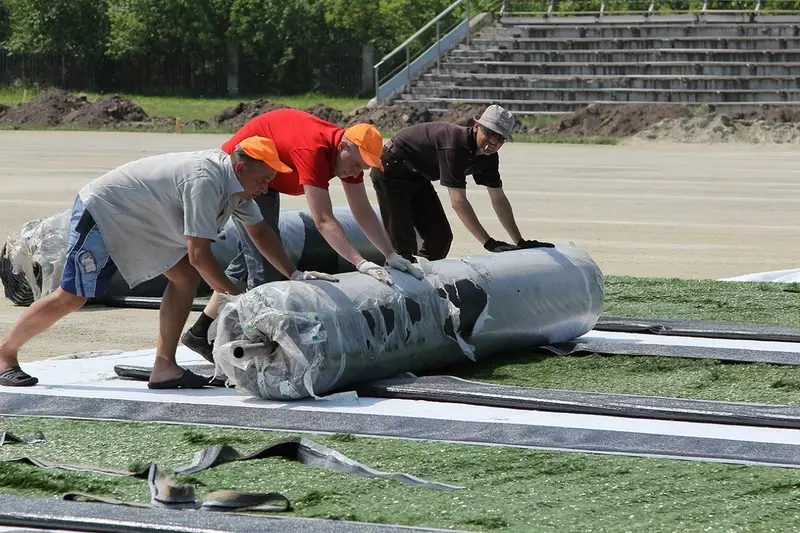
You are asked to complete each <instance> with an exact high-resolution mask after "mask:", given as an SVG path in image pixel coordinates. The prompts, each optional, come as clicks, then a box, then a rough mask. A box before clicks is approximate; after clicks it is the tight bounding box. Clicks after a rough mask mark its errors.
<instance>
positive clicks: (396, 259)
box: [386, 252, 425, 279]
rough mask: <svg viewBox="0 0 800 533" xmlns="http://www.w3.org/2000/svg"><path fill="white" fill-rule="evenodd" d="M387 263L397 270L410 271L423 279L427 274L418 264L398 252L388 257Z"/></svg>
mask: <svg viewBox="0 0 800 533" xmlns="http://www.w3.org/2000/svg"><path fill="white" fill-rule="evenodd" d="M386 263H387V264H388V265H389V266H390V267H392V268H396V269H397V270H402V271H403V272H408V273H409V274H411V275H412V276H414V277H415V278H417V279H423V278H424V277H425V274H424V273H423V272H422V270H421V269H420V268H419V267H418V266H417V265H415V264H414V263H412V262H411V261H409V260H408V259H406V258H405V257H403V256H402V255H400V254H398V253H397V252H395V253H393V254H392V255H390V256H389V257H387V258H386Z"/></svg>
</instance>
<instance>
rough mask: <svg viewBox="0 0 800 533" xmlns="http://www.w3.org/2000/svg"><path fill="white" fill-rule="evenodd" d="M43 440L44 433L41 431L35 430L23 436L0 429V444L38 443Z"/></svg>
mask: <svg viewBox="0 0 800 533" xmlns="http://www.w3.org/2000/svg"><path fill="white" fill-rule="evenodd" d="M45 440H46V439H45V438H44V433H42V432H41V431H36V432H34V433H31V434H30V435H25V436H23V437H18V436H16V435H14V434H13V433H11V432H9V431H7V430H3V431H0V446H3V445H6V444H38V443H40V442H45Z"/></svg>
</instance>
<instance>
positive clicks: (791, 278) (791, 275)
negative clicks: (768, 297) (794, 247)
mask: <svg viewBox="0 0 800 533" xmlns="http://www.w3.org/2000/svg"><path fill="white" fill-rule="evenodd" d="M719 281H772V282H775V283H800V268H790V269H787V270H772V271H770V272H756V273H755V274H745V275H743V276H734V277H732V278H723V279H721V280H719Z"/></svg>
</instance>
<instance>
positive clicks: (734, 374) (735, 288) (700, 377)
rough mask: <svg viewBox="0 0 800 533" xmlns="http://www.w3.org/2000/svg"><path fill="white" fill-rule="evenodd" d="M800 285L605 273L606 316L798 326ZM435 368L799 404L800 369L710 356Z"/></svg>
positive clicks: (522, 355)
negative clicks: (708, 357) (702, 357)
mask: <svg viewBox="0 0 800 533" xmlns="http://www.w3.org/2000/svg"><path fill="white" fill-rule="evenodd" d="M798 292H800V284H796V283H794V284H786V283H750V282H748V283H738V282H726V281H713V280H683V279H668V278H636V277H627V276H607V277H606V299H605V311H604V313H605V314H608V315H617V316H630V317H661V318H680V319H687V320H714V321H728V322H744V323H754V324H778V325H787V326H800V295H798ZM438 373H447V374H452V375H456V376H459V377H463V378H465V379H471V380H475V381H482V382H487V383H498V384H502V385H514V386H520V387H542V388H550V389H567V390H576V391H583V392H607V393H617V394H641V395H645V396H666V397H673V398H694V399H698V400H716V401H731V402H734V401H738V402H754V403H767V404H786V405H797V404H800V368H797V367H791V366H785V365H769V364H761V363H758V364H755V363H736V362H723V361H716V360H711V359H684V358H677V357H634V356H623V355H619V356H601V355H589V356H554V355H552V354H551V353H550V352H547V351H544V350H537V349H532V350H520V351H514V352H508V353H504V354H501V355H499V356H497V357H493V358H492V359H489V360H487V361H482V362H480V363H478V364H475V363H470V362H465V363H464V364H462V365H459V366H457V367H453V368H449V369H446V370H443V371H441V372H438Z"/></svg>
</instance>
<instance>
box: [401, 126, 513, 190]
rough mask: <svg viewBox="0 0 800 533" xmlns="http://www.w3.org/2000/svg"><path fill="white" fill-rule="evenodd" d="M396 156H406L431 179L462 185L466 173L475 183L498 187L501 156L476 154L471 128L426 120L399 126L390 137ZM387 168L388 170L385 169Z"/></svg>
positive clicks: (465, 181)
mask: <svg viewBox="0 0 800 533" xmlns="http://www.w3.org/2000/svg"><path fill="white" fill-rule="evenodd" d="M392 142H393V143H394V145H395V149H396V150H397V154H398V158H400V159H406V160H407V161H408V162H410V163H411V165H412V166H413V167H414V168H416V169H417V170H418V171H419V172H418V173H414V172H408V173H405V174H404V176H408V177H413V176H414V174H417V176H418V177H419V176H420V175H421V176H422V177H424V178H426V179H429V180H431V181H436V180H439V181H441V183H442V185H444V186H445V187H450V188H452V189H465V188H466V187H467V176H469V175H471V176H472V179H473V180H475V183H477V184H478V185H484V186H486V187H492V188H499V187H502V186H503V182H502V180H501V179H500V170H499V167H500V158H499V157H498V155H497V154H496V153H494V154H492V155H481V156H479V155H477V154H476V151H477V147H478V146H477V144H476V141H475V134H474V133H473V131H472V128H469V127H466V126H457V125H455V124H449V123H447V122H426V123H424V124H416V125H414V126H409V127H407V128H404V129H402V130H400V132H399V133H398V134H397V135H395V136H394V137H393V138H392ZM387 172H391V171H390V170H389V169H387Z"/></svg>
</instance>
